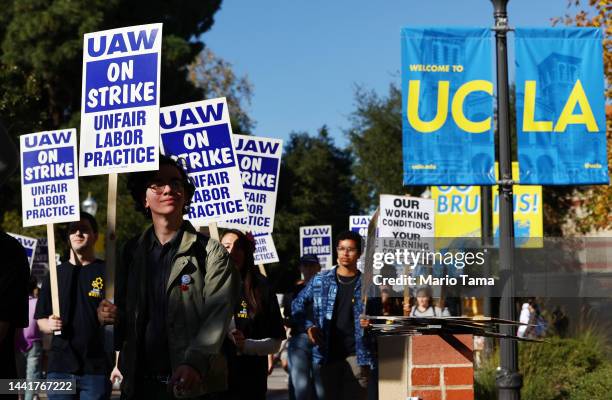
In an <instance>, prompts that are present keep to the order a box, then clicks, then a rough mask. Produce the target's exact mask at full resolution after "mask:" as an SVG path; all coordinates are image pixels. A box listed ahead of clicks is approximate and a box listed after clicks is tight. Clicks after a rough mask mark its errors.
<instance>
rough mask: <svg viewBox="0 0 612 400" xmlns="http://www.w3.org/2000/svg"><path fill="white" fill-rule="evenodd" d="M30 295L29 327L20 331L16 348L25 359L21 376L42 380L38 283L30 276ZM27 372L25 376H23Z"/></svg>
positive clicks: (30, 395)
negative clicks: (37, 314) (37, 312)
mask: <svg viewBox="0 0 612 400" xmlns="http://www.w3.org/2000/svg"><path fill="white" fill-rule="evenodd" d="M28 291H29V293H30V299H29V318H28V321H29V323H28V326H27V327H26V328H23V329H19V331H18V332H17V335H16V336H15V347H16V348H17V350H18V351H19V352H21V354H22V359H23V363H22V364H23V366H24V368H23V370H24V371H22V373H20V375H21V376H22V377H23V376H24V375H25V378H26V379H28V380H31V379H40V378H42V375H41V367H42V366H41V361H42V360H41V358H42V350H43V349H42V342H41V334H40V329H39V328H38V324H37V323H36V319H34V311H35V310H36V303H37V301H38V281H37V280H36V277H34V276H30V284H29V287H28ZM23 372H25V374H23ZM33 398H34V393H32V392H30V391H27V392H26V394H25V400H32V399H33Z"/></svg>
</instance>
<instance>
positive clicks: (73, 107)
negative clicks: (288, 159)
mask: <svg viewBox="0 0 612 400" xmlns="http://www.w3.org/2000/svg"><path fill="white" fill-rule="evenodd" d="M220 4H221V0H210V1H206V2H200V1H197V0H180V1H173V2H167V1H161V0H153V1H143V0H130V1H127V0H105V1H100V0H89V1H83V0H76V1H67V0H3V1H1V2H0V116H1V118H2V121H3V123H4V125H5V126H6V128H7V131H8V132H9V134H10V135H11V136H12V137H13V138H15V141H16V142H17V137H18V136H19V135H22V134H25V133H30V132H37V131H42V130H51V129H57V128H61V127H75V126H78V124H79V117H80V107H81V76H82V75H81V71H82V48H83V35H84V34H85V33H87V32H94V31H99V30H104V29H112V28H118V27H123V26H130V25H138V24H147V23H153V22H163V24H164V27H163V42H162V65H161V69H162V72H161V76H162V81H161V103H162V105H171V104H178V103H183V102H187V101H194V100H200V99H201V98H202V97H203V96H204V92H203V89H202V88H199V87H196V85H195V84H194V83H193V82H192V81H191V80H190V79H189V74H188V73H189V70H188V67H189V65H190V64H191V63H192V62H193V61H194V59H195V58H196V56H197V55H198V54H199V53H200V52H201V51H202V49H203V47H204V45H203V43H202V42H201V40H200V39H199V38H201V36H202V34H203V33H204V32H206V31H207V30H208V29H210V27H211V26H212V24H213V15H214V13H215V12H216V11H217V10H218V9H219V6H220ZM100 185H101V187H100V188H101V189H102V188H105V187H106V184H105V183H101V184H100ZM95 197H96V198H98V200H99V201H100V200H102V201H100V203H105V202H106V195H105V194H104V195H100V196H95ZM19 199H20V196H19V180H18V179H15V178H13V179H11V180H10V181H9V182H8V183H7V184H6V185H5V186H4V187H3V188H2V194H1V195H0V215H4V212H5V211H7V210H19V209H20V204H19V203H20V202H19ZM130 218H132V217H130ZM9 219H10V218H9Z"/></svg>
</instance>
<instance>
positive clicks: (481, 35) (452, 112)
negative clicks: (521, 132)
mask: <svg viewBox="0 0 612 400" xmlns="http://www.w3.org/2000/svg"><path fill="white" fill-rule="evenodd" d="M491 50H492V48H491V32H490V30H489V29H487V28H403V29H402V131H403V159H404V184H405V185H493V184H494V183H495V175H494V173H493V163H494V161H495V155H494V138H493V97H492V95H493V81H492V51H491Z"/></svg>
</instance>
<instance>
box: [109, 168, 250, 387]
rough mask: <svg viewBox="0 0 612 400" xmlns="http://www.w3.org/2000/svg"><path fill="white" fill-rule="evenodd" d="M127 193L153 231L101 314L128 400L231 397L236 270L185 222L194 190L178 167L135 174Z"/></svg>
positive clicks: (123, 260) (124, 262)
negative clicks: (226, 343)
mask: <svg viewBox="0 0 612 400" xmlns="http://www.w3.org/2000/svg"><path fill="white" fill-rule="evenodd" d="M128 187H129V189H130V192H131V194H132V197H133V199H134V201H135V206H136V209H137V210H139V211H141V212H143V213H144V215H145V216H147V217H148V218H150V219H151V221H152V223H153V224H152V226H150V227H149V228H147V229H146V230H145V231H144V232H143V233H142V234H141V235H140V236H138V237H136V238H134V239H132V240H130V241H128V242H127V243H126V244H125V246H124V249H123V254H122V255H121V257H120V258H119V263H118V266H117V275H116V276H117V280H116V286H115V288H116V293H115V304H112V303H110V302H108V301H103V302H102V303H101V305H100V307H99V308H98V318H99V320H100V322H101V323H103V324H115V350H117V351H120V355H119V366H118V369H119V371H120V372H121V374H122V375H123V381H122V384H121V391H122V398H123V399H153V398H154V399H174V398H176V397H189V398H199V399H204V398H206V399H209V398H214V396H215V393H218V392H221V391H224V390H226V381H227V368H226V360H225V358H224V357H223V355H222V354H221V345H222V343H223V339H224V338H225V336H226V334H227V332H228V328H229V323H230V320H231V317H232V312H233V310H234V305H235V302H236V301H237V298H238V290H239V287H240V284H239V277H238V274H237V272H236V271H237V270H236V268H235V267H234V266H233V265H232V264H231V261H230V258H229V255H228V253H227V251H225V249H224V248H223V246H221V244H220V243H219V242H218V241H216V240H213V239H210V238H208V237H206V236H204V235H202V234H200V233H197V232H196V231H195V229H194V227H193V226H192V225H191V224H190V223H189V221H185V220H183V215H184V214H186V213H187V211H188V209H189V203H190V201H191V198H192V196H193V194H194V191H195V188H194V186H193V185H192V183H191V182H190V181H189V179H188V178H187V174H186V173H185V171H184V170H183V168H182V167H181V166H180V165H179V164H177V163H176V162H175V161H174V160H172V159H171V158H169V157H165V156H160V162H159V171H146V172H138V173H133V174H130V176H129V178H128Z"/></svg>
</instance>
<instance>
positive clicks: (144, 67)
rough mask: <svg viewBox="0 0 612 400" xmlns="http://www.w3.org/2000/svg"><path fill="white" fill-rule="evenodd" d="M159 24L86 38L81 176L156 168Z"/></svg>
mask: <svg viewBox="0 0 612 400" xmlns="http://www.w3.org/2000/svg"><path fill="white" fill-rule="evenodd" d="M161 41H162V24H150V25H140V26H132V27H127V28H120V29H112V30H108V31H102V32H94V33H88V34H86V35H85V43H84V49H83V50H84V51H83V95H82V99H83V100H82V105H81V152H80V154H81V158H80V163H79V165H80V174H81V175H101V174H108V173H116V172H134V171H149V170H156V169H157V168H158V165H159V164H158V163H159V157H158V153H159V150H158V149H159V77H160V55H161Z"/></svg>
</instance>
